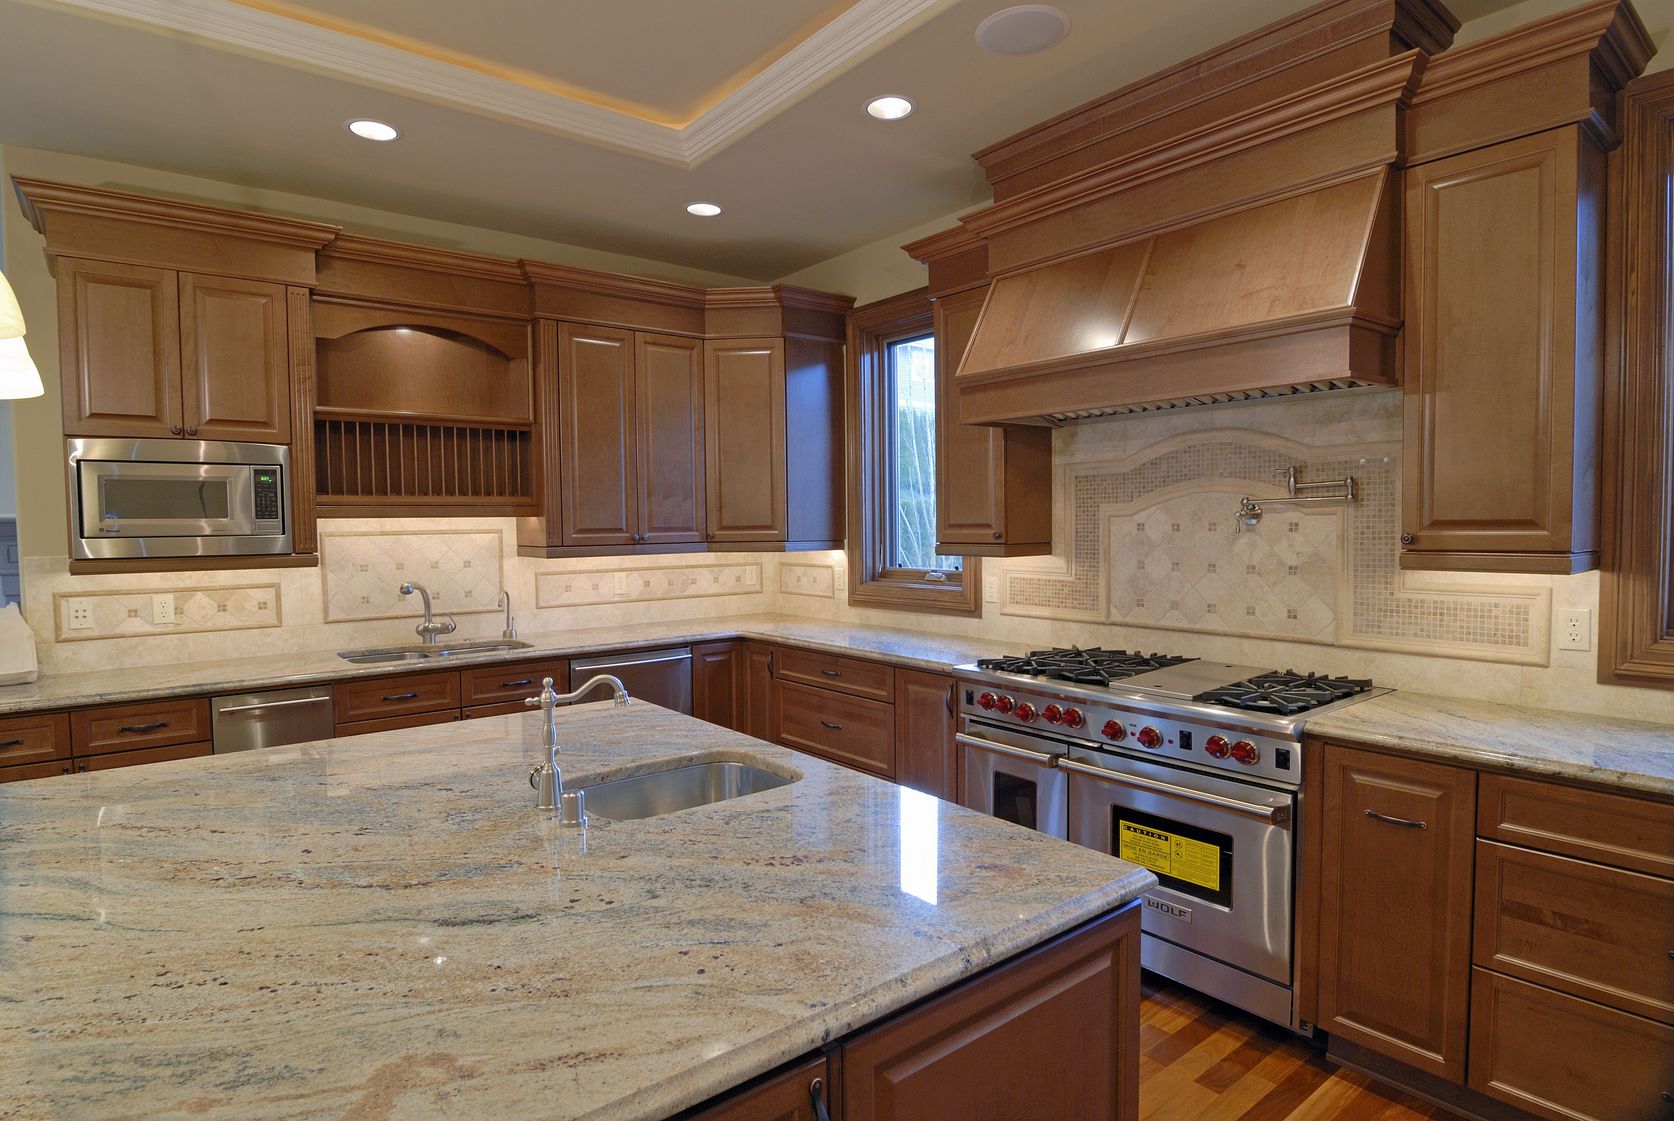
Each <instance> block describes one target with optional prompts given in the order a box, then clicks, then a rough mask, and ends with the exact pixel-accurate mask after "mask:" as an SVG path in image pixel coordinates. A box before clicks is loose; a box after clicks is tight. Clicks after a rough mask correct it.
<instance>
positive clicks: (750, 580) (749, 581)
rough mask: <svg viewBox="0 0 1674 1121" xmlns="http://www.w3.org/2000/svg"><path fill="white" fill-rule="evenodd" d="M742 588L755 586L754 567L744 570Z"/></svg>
mask: <svg viewBox="0 0 1674 1121" xmlns="http://www.w3.org/2000/svg"><path fill="white" fill-rule="evenodd" d="M744 586H745V587H747V588H753V587H755V586H756V568H755V566H754V565H751V566H750V567H749V568H746V569H745V570H744Z"/></svg>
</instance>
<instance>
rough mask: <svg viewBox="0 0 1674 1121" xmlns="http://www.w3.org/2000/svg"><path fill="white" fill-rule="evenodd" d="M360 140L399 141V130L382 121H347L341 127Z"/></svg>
mask: <svg viewBox="0 0 1674 1121" xmlns="http://www.w3.org/2000/svg"><path fill="white" fill-rule="evenodd" d="M343 127H344V128H347V129H348V130H349V131H350V132H352V133H354V134H355V135H356V136H358V137H360V138H361V139H362V140H379V141H384V140H399V139H401V130H400V129H398V128H396V127H395V126H394V125H386V124H385V123H384V122H382V121H372V120H359V121H349V122H348V123H347V124H345V125H344V126H343Z"/></svg>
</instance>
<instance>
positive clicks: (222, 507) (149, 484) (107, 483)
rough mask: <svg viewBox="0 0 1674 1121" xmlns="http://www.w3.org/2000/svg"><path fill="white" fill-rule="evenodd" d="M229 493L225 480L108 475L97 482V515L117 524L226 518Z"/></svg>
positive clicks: (230, 505)
mask: <svg viewBox="0 0 1674 1121" xmlns="http://www.w3.org/2000/svg"><path fill="white" fill-rule="evenodd" d="M230 491H231V488H230V487H229V486H228V481H227V480H226V479H166V478H164V479H157V478H153V479H147V478H142V477H139V476H132V475H130V476H107V477H106V478H104V479H101V480H100V481H99V497H100V499H101V501H100V503H99V505H100V514H101V517H102V518H103V519H104V520H111V519H116V520H119V521H156V520H162V519H170V520H173V519H177V518H185V519H191V520H194V521H196V520H200V519H204V518H225V517H226V516H227V515H228V513H229V512H230V510H231V508H232V500H231V494H230Z"/></svg>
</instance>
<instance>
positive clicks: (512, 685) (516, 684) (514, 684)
mask: <svg viewBox="0 0 1674 1121" xmlns="http://www.w3.org/2000/svg"><path fill="white" fill-rule="evenodd" d="M534 683H535V679H534V678H532V677H525V678H520V679H519V680H517V681H502V682H500V688H502V689H520V688H522V687H523V686H525V685H533V684H534Z"/></svg>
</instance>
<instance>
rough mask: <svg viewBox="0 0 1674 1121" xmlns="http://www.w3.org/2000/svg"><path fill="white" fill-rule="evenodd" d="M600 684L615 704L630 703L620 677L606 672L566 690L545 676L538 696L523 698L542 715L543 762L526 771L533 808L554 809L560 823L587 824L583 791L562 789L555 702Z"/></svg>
mask: <svg viewBox="0 0 1674 1121" xmlns="http://www.w3.org/2000/svg"><path fill="white" fill-rule="evenodd" d="M600 685H608V686H610V688H611V691H612V693H614V700H615V703H616V705H617V707H621V706H623V705H626V704H630V703H632V699H631V698H630V697H629V696H628V690H627V689H626V688H624V687H623V685H622V681H621V679H620V678H616V677H612V676H611V675H610V674H608V673H601V674H599V675H598V676H597V677H590V678H588V679H587V683H586V684H584V685H583V686H581V688H579V689H576V690H573V691H571V692H568V693H556V692H554V691H553V689H552V678H550V677H548V678H546V679H545V680H544V681H542V682H541V695H540V696H538V697H525V698H524V700H523V703H524V704H526V705H528V706H529V707H530V708H538V709H540V710H541V714H542V716H543V717H544V719H543V721H542V725H541V745H542V746H543V747H545V748H546V762H545V763H542V764H541V765H540V766H538V767H535V768H534V769H532V770H531V771H530V772H529V785H530V786H532V787H533V788H534V790H535V808H536V809H537V810H557V811H558V821H559V824H561V825H586V824H587V808H586V805H585V804H584V803H583V801H582V796H583V792H582V791H580V790H572V791H569V792H568V793H566V792H565V791H564V776H563V774H562V773H560V772H559V770H558V755H559V753H560V751H561V750H562V749H561V748H560V747H559V746H558V724H557V713H558V706H559V705H566V704H569V703H570V702H572V701H574V700H576V699H578V698H580V697H583V696H585V695H587V694H588V693H591V692H592V691H593V690H594V689H595V688H597V687H598V686H600Z"/></svg>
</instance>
